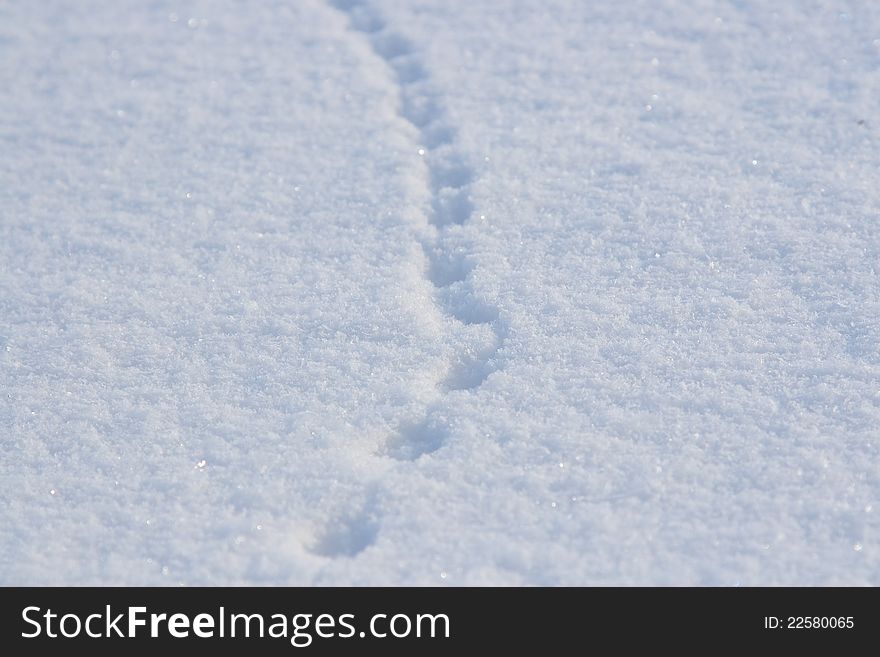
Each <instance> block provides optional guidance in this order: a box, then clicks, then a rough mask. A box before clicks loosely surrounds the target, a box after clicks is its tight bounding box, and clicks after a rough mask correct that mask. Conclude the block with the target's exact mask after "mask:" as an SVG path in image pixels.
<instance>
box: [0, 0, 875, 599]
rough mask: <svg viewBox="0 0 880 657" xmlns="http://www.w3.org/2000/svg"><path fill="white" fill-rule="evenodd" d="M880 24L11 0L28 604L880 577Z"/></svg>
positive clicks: (8, 67)
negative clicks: (125, 595)
mask: <svg viewBox="0 0 880 657" xmlns="http://www.w3.org/2000/svg"><path fill="white" fill-rule="evenodd" d="M878 268H880V5H878V4H876V3H870V2H856V1H851V2H847V1H842V0H841V1H831V0H812V1H799V0H780V1H779V2H763V1H761V0H736V1H734V0H696V1H694V2H687V3H683V2H677V1H676V0H625V1H621V2H603V1H600V0H594V1H589V2H587V1H575V0H567V1H563V0H518V1H516V2H509V3H508V2H505V3H499V2H497V0H468V1H467V2H464V1H462V2H458V1H457V0H447V1H441V0H417V1H412V0H335V1H324V0H300V1H297V2H282V1H281V0H266V1H261V2H248V3H243V2H233V1H231V0H230V1H228V2H227V1H219V0H218V1H214V0H211V1H208V0H205V1H201V2H198V1H187V2H184V1H180V2H166V1H164V0H151V1H150V2H135V1H134V0H125V1H120V2H98V1H97V0H89V1H78V0H77V1H75V0H64V1H61V0H45V1H41V2H29V1H27V0H11V1H10V2H5V3H2V4H0V448H2V455H0V584H147V585H164V584H167V585H177V584H187V585H189V584H436V585H462V584H466V585H482V584H513V585H518V584H549V585H560V584H563V585H570V584H616V585H621V584H627V585H628V584H648V585H660V584H705V585H757V584H800V585H813V584H822V585H826V584H867V585H878V584H880V516H878V512H877V506H878V502H880V280H878Z"/></svg>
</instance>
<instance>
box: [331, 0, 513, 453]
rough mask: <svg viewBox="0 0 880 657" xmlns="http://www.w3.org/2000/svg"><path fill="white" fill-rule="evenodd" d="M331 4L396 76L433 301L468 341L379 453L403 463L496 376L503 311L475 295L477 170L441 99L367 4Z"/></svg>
mask: <svg viewBox="0 0 880 657" xmlns="http://www.w3.org/2000/svg"><path fill="white" fill-rule="evenodd" d="M330 4H331V5H332V6H333V7H335V8H336V9H338V10H339V11H341V12H343V13H344V14H346V15H347V16H348V18H349V25H350V29H351V30H352V31H353V32H358V33H361V34H362V35H364V37H365V38H366V39H367V40H368V42H369V44H370V47H371V49H372V51H373V53H375V55H376V56H377V58H378V59H380V60H381V61H382V62H383V63H384V65H385V66H387V67H388V69H390V71H391V73H393V78H394V80H395V81H396V83H397V87H398V94H399V108H400V109H399V115H400V117H401V118H402V119H404V120H405V121H407V122H408V123H410V124H411V125H412V126H413V127H414V128H415V129H416V132H417V134H418V136H419V143H418V144H414V148H416V149H417V150H418V153H419V154H420V155H421V156H422V157H423V158H424V161H425V164H426V165H427V176H426V180H425V185H426V186H427V189H428V191H429V192H430V199H431V202H430V207H429V208H427V209H426V211H425V215H426V216H425V220H426V222H427V223H428V224H429V225H430V226H431V227H432V229H433V230H432V231H431V235H430V237H428V238H425V239H423V240H422V241H421V246H422V249H423V251H424V253H425V257H426V260H427V271H426V276H427V278H428V280H429V281H430V282H431V284H432V285H433V287H434V291H435V294H434V298H435V300H436V303H437V304H438V306H439V307H440V309H441V310H442V311H443V313H444V314H446V315H447V316H449V317H451V318H452V319H453V321H454V323H455V324H456V325H457V326H458V327H459V328H460V330H461V332H462V335H463V336H464V337H465V341H464V346H463V347H462V348H460V349H459V353H458V354H457V355H456V357H455V358H454V359H453V362H451V363H450V366H449V370H448V372H447V374H446V375H445V377H443V378H442V379H440V380H438V382H437V392H438V395H437V399H436V400H435V402H434V403H433V404H431V405H429V407H428V408H427V409H426V410H425V413H424V415H423V417H422V418H421V419H420V420H418V421H417V422H415V423H413V424H410V425H407V426H403V427H401V428H400V429H399V430H398V431H397V432H396V433H394V434H393V435H391V436H389V437H388V439H387V440H386V441H385V443H384V444H383V445H381V446H380V448H379V450H378V451H379V453H380V454H381V455H384V456H390V457H392V458H395V459H398V460H415V459H417V458H419V457H420V456H422V455H424V454H429V453H431V452H434V451H436V450H437V449H439V448H440V447H442V446H443V444H444V443H445V441H446V439H447V437H448V434H449V426H448V422H447V419H446V418H445V416H444V414H443V413H442V408H441V406H442V402H443V397H444V395H445V394H447V393H449V392H450V391H456V390H474V389H476V388H477V387H479V386H480V385H481V384H482V383H483V381H485V380H486V378H487V377H488V376H489V374H491V373H492V371H494V360H495V357H496V354H497V352H498V349H499V348H500V346H501V340H502V336H501V332H500V327H499V322H498V309H497V308H494V307H492V306H491V305H489V304H486V303H485V302H483V301H481V300H479V299H477V298H476V296H475V295H474V291H473V289H472V285H471V282H470V280H469V277H470V274H471V272H472V270H473V267H474V265H473V263H472V262H471V260H470V254H469V253H468V249H467V243H466V241H465V240H463V238H462V235H463V231H462V226H463V225H464V224H465V223H466V222H468V221H469V220H470V218H471V215H472V214H473V212H474V207H473V203H472V201H471V193H470V192H471V184H472V182H473V180H474V171H473V169H472V168H471V167H470V166H469V164H468V162H467V158H466V157H464V155H463V154H462V153H461V152H460V150H459V148H458V147H457V144H456V137H457V134H456V130H455V127H454V126H453V125H451V124H450V122H449V120H448V117H447V115H446V110H445V108H444V104H443V101H442V96H441V94H440V93H438V92H437V90H436V89H434V88H433V87H432V85H431V81H430V79H429V76H428V72H427V70H426V68H425V66H424V63H423V61H422V59H421V57H420V54H419V52H418V50H417V48H416V47H415V46H414V45H413V42H412V40H411V39H408V38H407V37H406V36H405V35H404V34H401V33H399V32H396V31H394V30H393V29H391V28H389V27H388V25H387V24H386V23H385V21H384V20H383V18H382V16H381V15H380V14H379V13H378V12H376V11H375V9H374V8H373V7H371V6H370V5H369V3H368V2H366V1H365V0H330Z"/></svg>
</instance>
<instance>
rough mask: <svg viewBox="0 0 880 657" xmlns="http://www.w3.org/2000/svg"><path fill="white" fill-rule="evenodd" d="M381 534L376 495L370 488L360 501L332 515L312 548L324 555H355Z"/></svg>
mask: <svg viewBox="0 0 880 657" xmlns="http://www.w3.org/2000/svg"><path fill="white" fill-rule="evenodd" d="M378 534H379V516H378V513H377V503H376V496H375V492H371V493H370V494H369V495H368V496H367V497H366V499H364V500H363V501H362V502H361V503H360V504H354V505H352V506H349V507H346V508H344V510H343V511H342V513H340V514H337V515H335V516H332V517H331V521H330V522H328V523H326V524H325V526H324V528H323V529H322V530H321V531H320V532H319V533H318V535H317V536H316V538H315V541H314V543H312V544H311V545H310V546H309V550H310V551H311V552H312V553H313V554H316V555H318V556H322V557H354V556H355V555H358V554H360V553H361V552H363V551H364V550H366V549H367V548H368V547H370V546H371V545H372V544H373V543H375V541H376V537H377V536H378Z"/></svg>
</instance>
